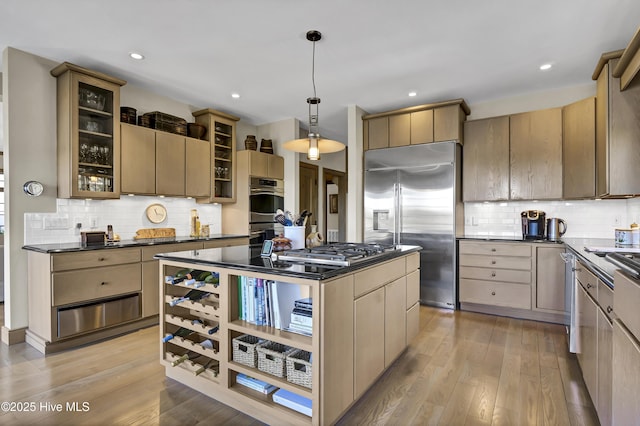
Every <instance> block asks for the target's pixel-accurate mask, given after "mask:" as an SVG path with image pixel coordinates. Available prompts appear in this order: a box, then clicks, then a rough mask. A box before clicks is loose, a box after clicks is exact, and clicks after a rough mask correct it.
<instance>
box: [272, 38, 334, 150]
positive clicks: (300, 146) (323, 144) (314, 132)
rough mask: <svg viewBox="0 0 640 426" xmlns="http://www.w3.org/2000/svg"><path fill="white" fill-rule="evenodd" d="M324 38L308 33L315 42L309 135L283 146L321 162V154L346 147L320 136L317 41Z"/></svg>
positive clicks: (308, 99)
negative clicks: (317, 92)
mask: <svg viewBox="0 0 640 426" xmlns="http://www.w3.org/2000/svg"><path fill="white" fill-rule="evenodd" d="M321 38H322V34H321V33H320V31H316V30H311V31H308V32H307V40H309V41H310V42H313V57H312V62H311V82H312V84H313V97H311V98H307V104H309V134H308V135H307V137H306V138H303V139H295V140H292V141H289V142H285V143H284V144H283V145H282V146H283V147H284V149H288V150H289V151H295V152H306V153H307V159H309V160H319V159H320V154H327V153H330V152H338V151H342V150H343V149H344V148H345V145H344V144H342V143H340V142H338V141H334V140H330V139H324V138H322V137H321V136H320V130H319V126H318V105H319V104H320V98H318V97H317V96H316V79H315V65H316V41H319V40H320V39H321Z"/></svg>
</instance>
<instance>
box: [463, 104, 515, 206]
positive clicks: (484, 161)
mask: <svg viewBox="0 0 640 426" xmlns="http://www.w3.org/2000/svg"><path fill="white" fill-rule="evenodd" d="M462 176H463V179H464V182H463V185H462V197H463V200H464V201H496V200H508V199H509V117H508V116H505V117H495V118H487V119H483V120H475V121H467V122H465V123H464V161H463V162H462Z"/></svg>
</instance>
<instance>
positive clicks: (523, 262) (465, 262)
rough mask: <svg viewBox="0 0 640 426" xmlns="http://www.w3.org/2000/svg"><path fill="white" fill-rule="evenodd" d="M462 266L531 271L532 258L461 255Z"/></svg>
mask: <svg viewBox="0 0 640 426" xmlns="http://www.w3.org/2000/svg"><path fill="white" fill-rule="evenodd" d="M460 266H477V267H480V268H500V269H522V270H525V271H530V270H531V257H511V256H485V255H479V254H462V255H460Z"/></svg>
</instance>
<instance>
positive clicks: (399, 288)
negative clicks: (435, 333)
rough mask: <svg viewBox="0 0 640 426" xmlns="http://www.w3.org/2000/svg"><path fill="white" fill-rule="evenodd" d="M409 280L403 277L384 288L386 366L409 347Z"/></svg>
mask: <svg viewBox="0 0 640 426" xmlns="http://www.w3.org/2000/svg"><path fill="white" fill-rule="evenodd" d="M406 299H407V278H406V277H402V278H400V279H397V280H395V281H394V282H392V283H390V284H387V285H386V286H385V287H384V366H385V367H388V366H389V365H391V363H392V362H393V360H395V359H396V357H397V356H398V355H400V353H401V352H402V351H403V350H404V348H405V347H406V345H407V336H406V329H407V308H406V305H405V302H406Z"/></svg>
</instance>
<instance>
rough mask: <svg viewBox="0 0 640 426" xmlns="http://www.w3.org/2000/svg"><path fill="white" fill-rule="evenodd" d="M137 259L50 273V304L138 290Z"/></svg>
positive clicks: (139, 286)
mask: <svg viewBox="0 0 640 426" xmlns="http://www.w3.org/2000/svg"><path fill="white" fill-rule="evenodd" d="M141 282H142V273H141V267H140V263H137V264H129V265H121V266H106V267H104V268H94V269H91V270H83V271H68V272H56V273H54V274H52V289H51V291H52V304H53V306H60V305H67V304H69V303H78V302H84V301H89V300H94V299H101V298H103V297H110V296H116V295H118V294H125V293H132V292H136V291H140V289H141Z"/></svg>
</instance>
